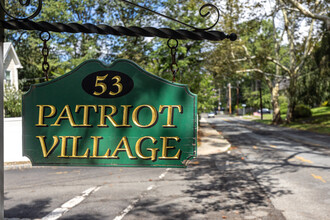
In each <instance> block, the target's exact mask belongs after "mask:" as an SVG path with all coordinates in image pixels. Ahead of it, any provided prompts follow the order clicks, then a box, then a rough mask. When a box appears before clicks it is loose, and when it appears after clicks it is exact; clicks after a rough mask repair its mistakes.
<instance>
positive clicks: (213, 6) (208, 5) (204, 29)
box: [196, 4, 220, 31]
mask: <svg viewBox="0 0 330 220" xmlns="http://www.w3.org/2000/svg"><path fill="white" fill-rule="evenodd" d="M206 7H211V8H213V9H215V11H216V12H217V20H216V22H214V24H213V25H211V26H210V27H208V28H202V29H200V28H196V30H202V31H206V30H210V29H212V28H213V27H214V26H215V25H217V23H218V22H219V18H220V12H219V9H218V8H217V7H216V6H215V5H212V4H205V5H203V6H202V7H201V8H200V9H199V14H200V16H202V17H203V18H205V17H206V16H208V15H209V14H210V11H208V12H206V13H205V14H203V13H202V10H203V9H204V8H206Z"/></svg>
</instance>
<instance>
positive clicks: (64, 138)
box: [58, 136, 89, 158]
mask: <svg viewBox="0 0 330 220" xmlns="http://www.w3.org/2000/svg"><path fill="white" fill-rule="evenodd" d="M60 138H61V139H62V146H61V155H60V156H58V157H59V158H68V157H70V158H88V156H89V148H87V150H86V152H85V154H84V155H82V156H79V155H77V154H78V139H80V138H81V136H60ZM68 139H73V141H72V155H71V156H68V155H67V140H68Z"/></svg>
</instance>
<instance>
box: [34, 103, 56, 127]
mask: <svg viewBox="0 0 330 220" xmlns="http://www.w3.org/2000/svg"><path fill="white" fill-rule="evenodd" d="M37 106H38V107H39V119H38V124H36V126H38V127H47V126H48V125H47V124H44V118H51V117H53V116H54V115H55V113H56V108H55V106H53V105H37ZM45 107H48V108H50V113H49V114H48V115H44V114H45Z"/></svg>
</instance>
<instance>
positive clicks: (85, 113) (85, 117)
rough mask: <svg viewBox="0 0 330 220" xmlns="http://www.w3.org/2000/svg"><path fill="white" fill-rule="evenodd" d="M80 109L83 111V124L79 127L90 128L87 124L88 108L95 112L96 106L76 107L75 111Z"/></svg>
mask: <svg viewBox="0 0 330 220" xmlns="http://www.w3.org/2000/svg"><path fill="white" fill-rule="evenodd" d="M80 108H83V109H84V119H83V124H82V125H79V126H81V127H91V126H92V125H91V124H89V123H88V122H89V108H93V109H94V111H95V112H97V106H96V105H76V111H75V112H78V111H79V109H80Z"/></svg>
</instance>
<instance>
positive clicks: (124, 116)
mask: <svg viewBox="0 0 330 220" xmlns="http://www.w3.org/2000/svg"><path fill="white" fill-rule="evenodd" d="M121 107H123V108H124V110H123V124H121V125H118V127H131V125H129V124H128V113H129V111H128V110H129V108H131V107H132V106H131V105H121Z"/></svg>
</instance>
